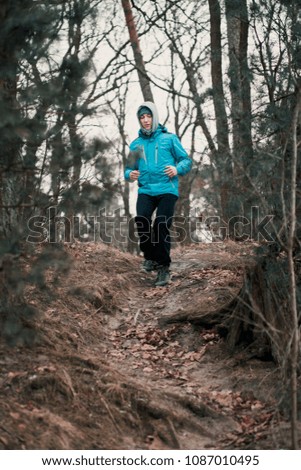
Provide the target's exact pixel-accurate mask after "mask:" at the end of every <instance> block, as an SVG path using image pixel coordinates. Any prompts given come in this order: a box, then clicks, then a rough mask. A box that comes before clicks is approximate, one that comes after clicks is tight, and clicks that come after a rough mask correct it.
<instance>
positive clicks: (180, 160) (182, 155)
mask: <svg viewBox="0 0 301 470" xmlns="http://www.w3.org/2000/svg"><path fill="white" fill-rule="evenodd" d="M172 148H173V154H174V157H175V159H176V169H177V172H178V175H180V176H183V175H186V173H188V172H189V171H190V170H191V167H192V160H191V158H189V155H188V153H187V152H186V150H185V149H184V147H183V146H182V144H181V142H180V139H179V138H178V137H177V136H176V135H173V140H172Z"/></svg>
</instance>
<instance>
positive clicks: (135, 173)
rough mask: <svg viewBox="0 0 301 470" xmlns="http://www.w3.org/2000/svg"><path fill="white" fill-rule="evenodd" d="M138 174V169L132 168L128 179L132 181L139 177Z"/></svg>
mask: <svg viewBox="0 0 301 470" xmlns="http://www.w3.org/2000/svg"><path fill="white" fill-rule="evenodd" d="M139 176H140V171H138V170H133V171H131V173H130V180H132V181H137V179H138V178H139Z"/></svg>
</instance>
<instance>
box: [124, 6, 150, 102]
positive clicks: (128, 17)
mask: <svg viewBox="0 0 301 470" xmlns="http://www.w3.org/2000/svg"><path fill="white" fill-rule="evenodd" d="M121 4H122V8H123V11H124V16H125V21H126V25H127V28H128V31H129V36H130V42H131V45H132V49H133V54H134V60H135V64H136V69H137V72H138V77H139V83H140V87H141V91H142V95H143V99H144V101H152V102H153V101H154V98H153V94H152V90H151V86H150V81H149V78H148V76H147V72H146V68H145V64H144V60H143V56H142V52H141V48H140V42H139V37H138V33H137V29H136V24H135V19H134V15H133V11H132V6H131V2H130V0H121Z"/></svg>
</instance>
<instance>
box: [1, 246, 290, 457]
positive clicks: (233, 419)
mask: <svg viewBox="0 0 301 470" xmlns="http://www.w3.org/2000/svg"><path fill="white" fill-rule="evenodd" d="M252 249H253V247H252V245H248V244H235V243H232V242H227V243H219V244H211V245H204V244H194V245H191V246H189V247H179V248H176V249H175V250H173V259H174V262H173V265H172V283H171V284H170V285H168V286H166V287H161V288H155V287H154V286H153V282H154V278H155V274H154V273H151V274H146V273H144V272H142V271H141V270H140V263H141V258H139V257H137V256H133V255H130V254H126V253H123V252H120V251H119V250H117V249H114V248H112V247H110V246H107V245H103V244H90V243H87V244H73V245H71V246H70V245H66V247H65V251H67V253H68V255H69V257H70V259H71V262H72V264H71V269H70V271H69V272H68V274H67V273H64V275H63V276H62V275H61V276H60V278H59V283H57V276H58V275H57V273H56V272H55V271H54V270H53V268H51V269H49V270H48V271H47V275H46V283H47V287H48V289H49V288H51V291H52V296H50V295H49V294H48V293H47V294H45V292H44V291H43V290H41V291H38V290H36V289H34V288H31V289H29V288H28V289H27V291H26V296H27V300H28V302H29V303H30V304H32V305H34V306H35V307H36V308H37V309H38V310H39V312H40V315H39V316H38V318H36V319H35V323H34V326H35V329H36V330H37V332H38V335H37V337H36V340H35V342H34V343H33V344H32V345H31V346H27V345H21V344H19V345H17V346H16V347H13V348H12V347H10V346H8V345H7V344H6V343H5V342H4V341H3V340H1V342H0V418H1V420H0V431H1V432H0V448H1V449H205V448H207V449H250V448H252V449H278V448H282V449H283V448H289V446H290V442H289V422H288V421H287V420H286V418H285V416H284V414H283V410H282V408H280V407H279V400H280V398H281V393H282V392H281V387H280V386H279V383H280V377H279V370H278V369H277V367H276V366H275V364H274V363H272V362H269V361H265V362H263V361H261V360H259V359H258V358H257V357H256V353H254V352H252V351H248V350H246V349H243V348H242V347H241V348H238V349H237V351H235V353H230V352H229V351H228V350H227V348H226V345H225V342H224V340H223V338H221V337H220V336H219V335H218V333H217V332H216V331H214V330H212V329H211V330H204V329H201V328H199V327H196V326H195V325H192V324H190V323H189V322H174V323H168V322H165V321H164V318H168V317H169V316H170V315H171V314H174V313H175V312H181V311H185V309H189V310H195V311H197V309H198V308H201V309H202V311H205V310H207V309H208V310H211V309H215V308H216V307H217V306H218V305H221V304H223V303H225V302H227V301H228V300H229V299H231V298H232V297H233V296H234V295H235V294H236V293H237V292H238V291H239V288H240V286H241V283H242V277H243V272H244V267H245V266H246V264H248V263H250V260H251V259H252ZM33 262H34V254H33V255H32V256H31V257H28V258H26V259H24V269H25V270H26V269H27V268H28V266H29V265H30V264H31V263H33ZM53 294H54V295H53Z"/></svg>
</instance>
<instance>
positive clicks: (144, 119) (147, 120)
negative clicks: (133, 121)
mask: <svg viewBox="0 0 301 470" xmlns="http://www.w3.org/2000/svg"><path fill="white" fill-rule="evenodd" d="M139 119H140V123H141V126H142V127H143V129H146V130H147V131H149V130H150V129H151V128H152V125H153V117H152V115H151V114H142V116H140V118H139Z"/></svg>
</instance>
